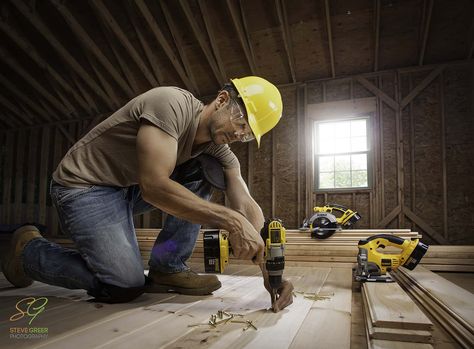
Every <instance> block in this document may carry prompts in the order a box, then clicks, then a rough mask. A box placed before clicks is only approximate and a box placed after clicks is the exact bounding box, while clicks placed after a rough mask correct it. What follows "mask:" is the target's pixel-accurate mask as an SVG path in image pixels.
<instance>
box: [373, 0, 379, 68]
mask: <svg viewBox="0 0 474 349" xmlns="http://www.w3.org/2000/svg"><path fill="white" fill-rule="evenodd" d="M374 5H375V9H374V12H375V30H374V32H375V40H374V72H376V71H378V70H379V46H380V0H374Z"/></svg>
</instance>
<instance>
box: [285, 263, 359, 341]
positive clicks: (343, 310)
mask: <svg viewBox="0 0 474 349" xmlns="http://www.w3.org/2000/svg"><path fill="white" fill-rule="evenodd" d="M351 288H352V270H351V269H339V268H334V269H331V272H330V274H329V276H328V278H327V279H326V281H325V283H324V284H323V287H322V289H321V294H323V295H327V294H333V296H331V298H330V299H327V300H320V301H313V304H312V306H311V309H310V310H309V312H308V314H307V315H306V317H305V320H304V322H303V323H302V325H301V327H300V329H299V331H298V333H297V334H296V336H295V338H294V339H293V341H292V343H291V345H290V348H291V349H298V348H310V347H312V346H313V345H314V344H315V343H318V346H319V347H320V348H341V349H344V348H347V349H349V348H350V340H351V306H352V289H351ZM335 324H337V331H334V326H335Z"/></svg>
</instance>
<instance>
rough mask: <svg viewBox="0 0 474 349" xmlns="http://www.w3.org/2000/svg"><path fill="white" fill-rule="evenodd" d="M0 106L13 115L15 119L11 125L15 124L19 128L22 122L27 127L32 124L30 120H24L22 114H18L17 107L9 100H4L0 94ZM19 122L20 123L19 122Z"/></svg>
mask: <svg viewBox="0 0 474 349" xmlns="http://www.w3.org/2000/svg"><path fill="white" fill-rule="evenodd" d="M0 104H2V105H3V106H4V107H5V108H6V109H8V110H10V112H11V113H13V114H14V115H15V116H16V117H17V119H14V120H12V122H11V123H12V124H13V123H17V124H18V125H20V126H21V124H22V122H23V123H26V124H28V125H32V124H33V122H32V121H31V119H30V118H25V117H24V115H23V114H22V113H20V112H19V110H18V109H19V108H18V106H16V105H14V104H13V103H12V102H11V101H10V100H8V99H6V98H5V97H4V96H3V95H1V94H0ZM20 120H21V122H20Z"/></svg>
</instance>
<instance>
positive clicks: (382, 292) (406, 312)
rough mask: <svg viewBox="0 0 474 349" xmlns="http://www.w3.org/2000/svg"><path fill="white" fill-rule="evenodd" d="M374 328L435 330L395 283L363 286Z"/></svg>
mask: <svg viewBox="0 0 474 349" xmlns="http://www.w3.org/2000/svg"><path fill="white" fill-rule="evenodd" d="M362 289H363V293H362V295H363V297H364V295H365V299H366V300H367V304H368V308H369V312H370V318H371V319H372V321H373V326H374V327H386V328H402V329H409V330H427V331H431V330H433V324H432V323H431V321H430V320H429V319H428V318H427V317H426V315H425V314H423V312H422V311H421V310H420V309H419V308H418V306H417V305H416V304H415V303H414V302H413V301H412V300H411V298H410V297H409V296H408V295H407V294H406V293H405V291H403V289H402V288H401V287H400V286H399V285H398V284H397V283H395V282H392V283H382V282H366V283H364V284H363V285H362Z"/></svg>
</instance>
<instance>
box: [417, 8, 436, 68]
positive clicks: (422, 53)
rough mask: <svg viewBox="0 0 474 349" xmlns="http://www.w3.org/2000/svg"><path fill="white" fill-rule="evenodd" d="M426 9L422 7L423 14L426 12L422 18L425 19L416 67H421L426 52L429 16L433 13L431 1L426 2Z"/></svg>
mask: <svg viewBox="0 0 474 349" xmlns="http://www.w3.org/2000/svg"><path fill="white" fill-rule="evenodd" d="M427 6H428V8H426V6H424V8H423V12H426V15H425V16H423V17H424V18H425V22H424V26H423V41H422V43H421V48H420V56H419V58H418V65H423V61H424V59H425V52H426V44H427V42H428V35H429V32H430V24H431V15H432V13H433V0H428V5H427Z"/></svg>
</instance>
